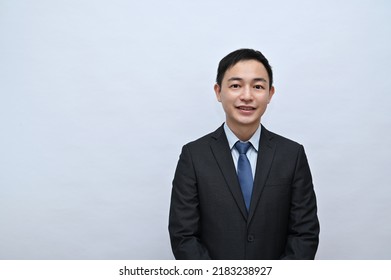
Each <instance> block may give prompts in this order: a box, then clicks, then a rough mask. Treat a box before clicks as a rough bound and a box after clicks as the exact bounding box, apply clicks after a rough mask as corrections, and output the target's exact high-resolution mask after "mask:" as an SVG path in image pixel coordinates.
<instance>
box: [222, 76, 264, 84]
mask: <svg viewBox="0 0 391 280" xmlns="http://www.w3.org/2000/svg"><path fill="white" fill-rule="evenodd" d="M231 81H243V79H242V78H239V77H232V78H229V79H228V82H231ZM253 81H254V82H265V83H267V81H266V79H264V78H254V79H253Z"/></svg>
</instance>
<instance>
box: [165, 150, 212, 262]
mask: <svg viewBox="0 0 391 280" xmlns="http://www.w3.org/2000/svg"><path fill="white" fill-rule="evenodd" d="M168 229H169V233H170V239H171V247H172V251H173V253H174V256H175V258H176V259H184V260H191V259H193V260H201V259H210V257H209V254H208V251H207V249H206V248H205V246H204V245H203V244H202V242H201V240H200V211H199V198H198V190H197V179H196V175H195V170H194V165H193V162H192V159H191V154H190V152H189V149H188V147H187V146H184V147H183V148H182V153H181V155H180V157H179V161H178V165H177V169H176V172H175V176H174V180H173V186H172V194H171V206H170V217H169V226H168Z"/></svg>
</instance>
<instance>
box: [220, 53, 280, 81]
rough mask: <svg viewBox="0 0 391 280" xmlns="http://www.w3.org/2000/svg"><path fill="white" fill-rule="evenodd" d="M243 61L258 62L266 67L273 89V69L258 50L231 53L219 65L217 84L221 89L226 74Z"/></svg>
mask: <svg viewBox="0 0 391 280" xmlns="http://www.w3.org/2000/svg"><path fill="white" fill-rule="evenodd" d="M243 60H257V61H259V62H260V63H262V64H263V66H265V68H266V71H267V74H268V75H269V87H270V88H271V87H272V85H273V72H272V67H271V66H270V64H269V61H268V60H267V59H266V57H265V56H264V55H263V54H262V53H261V52H260V51H257V50H253V49H239V50H236V51H233V52H231V53H230V54H228V55H227V56H225V57H224V58H223V59H222V60H221V61H220V63H219V67H218V68H217V77H216V83H217V84H218V85H219V86H220V87H221V82H222V81H223V78H224V75H225V72H227V70H228V69H230V68H231V67H233V66H234V65H235V64H236V63H238V62H239V61H243Z"/></svg>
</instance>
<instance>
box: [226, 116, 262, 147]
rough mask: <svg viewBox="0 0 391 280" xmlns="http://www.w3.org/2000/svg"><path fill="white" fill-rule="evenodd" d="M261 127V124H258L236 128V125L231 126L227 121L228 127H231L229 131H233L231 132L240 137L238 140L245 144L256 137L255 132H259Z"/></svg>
mask: <svg viewBox="0 0 391 280" xmlns="http://www.w3.org/2000/svg"><path fill="white" fill-rule="evenodd" d="M259 125H260V124H259V122H258V123H257V124H255V125H240V126H235V125H231V124H230V123H229V122H228V121H227V126H228V127H229V129H231V131H232V132H233V133H234V134H235V136H236V137H238V139H239V140H240V141H243V142H246V141H248V140H250V138H251V137H252V136H253V135H254V133H255V131H257V129H258V127H259Z"/></svg>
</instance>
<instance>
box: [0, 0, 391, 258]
mask: <svg viewBox="0 0 391 280" xmlns="http://www.w3.org/2000/svg"><path fill="white" fill-rule="evenodd" d="M390 35H391V4H390V2H389V1H386V0H383V1H382V0H364V1H339V0H327V1H255V0H254V1H250V0H242V1H228V0H225V1H223V0H220V1H206V0H205V1H181V0H167V1H157V0H155V1H153V0H145V1H130V0H129V1H126V0H113V1H108V0H107V1H103V0H95V1H92V0H81V1H80V0H78V1H76V0H73V1H70V0H57V1H51V0H46V1H45V0H36V1H27V0H26V1H23V0H20V1H18V0H12V1H11V0H9V1H7V0H0V222H1V225H0V229H1V230H0V259H172V258H173V256H172V253H171V249H170V244H169V236H168V231H167V221H168V209H169V202H170V191H171V181H172V177H173V174H174V170H175V166H176V163H177V160H178V156H179V153H180V150H181V147H182V145H183V144H185V143H187V142H189V141H191V140H194V139H196V138H198V137H200V136H202V135H204V134H206V133H209V132H210V131H212V130H214V129H216V128H217V127H218V126H219V125H221V123H222V122H223V121H224V113H223V110H222V108H221V106H220V103H218V102H217V101H216V99H215V97H214V92H213V84H214V79H215V74H216V69H217V65H218V62H219V61H220V59H221V58H222V57H223V56H225V55H226V54H228V53H229V52H231V51H233V50H235V49H238V48H242V47H250V48H255V49H258V50H260V51H262V52H263V53H264V54H265V55H266V57H267V58H268V59H269V61H270V63H271V65H272V67H273V70H274V73H275V87H276V94H275V96H274V98H273V101H272V103H271V105H270V106H269V108H268V111H267V112H266V115H265V116H264V118H263V119H262V122H263V124H264V125H265V126H266V127H267V128H269V129H270V130H272V131H274V132H276V133H279V134H282V135H284V136H286V137H288V138H291V139H294V140H296V141H298V142H300V143H302V144H303V145H304V146H305V148H306V152H307V156H308V159H309V162H310V166H311V169H312V173H313V177H314V183H315V189H316V193H317V197H318V207H319V219H320V222H321V236H320V245H319V250H318V254H317V258H318V259H391V242H390V237H391V223H390V215H391V203H390V201H391V190H390V183H389V173H390V166H391V159H390V157H391V150H390V148H389V145H390V143H391V132H390V127H391V126H390V125H391V114H390V113H389V111H390V107H391V106H390V104H391V97H390V88H391V78H390V66H391V51H390V49H391V38H390Z"/></svg>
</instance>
